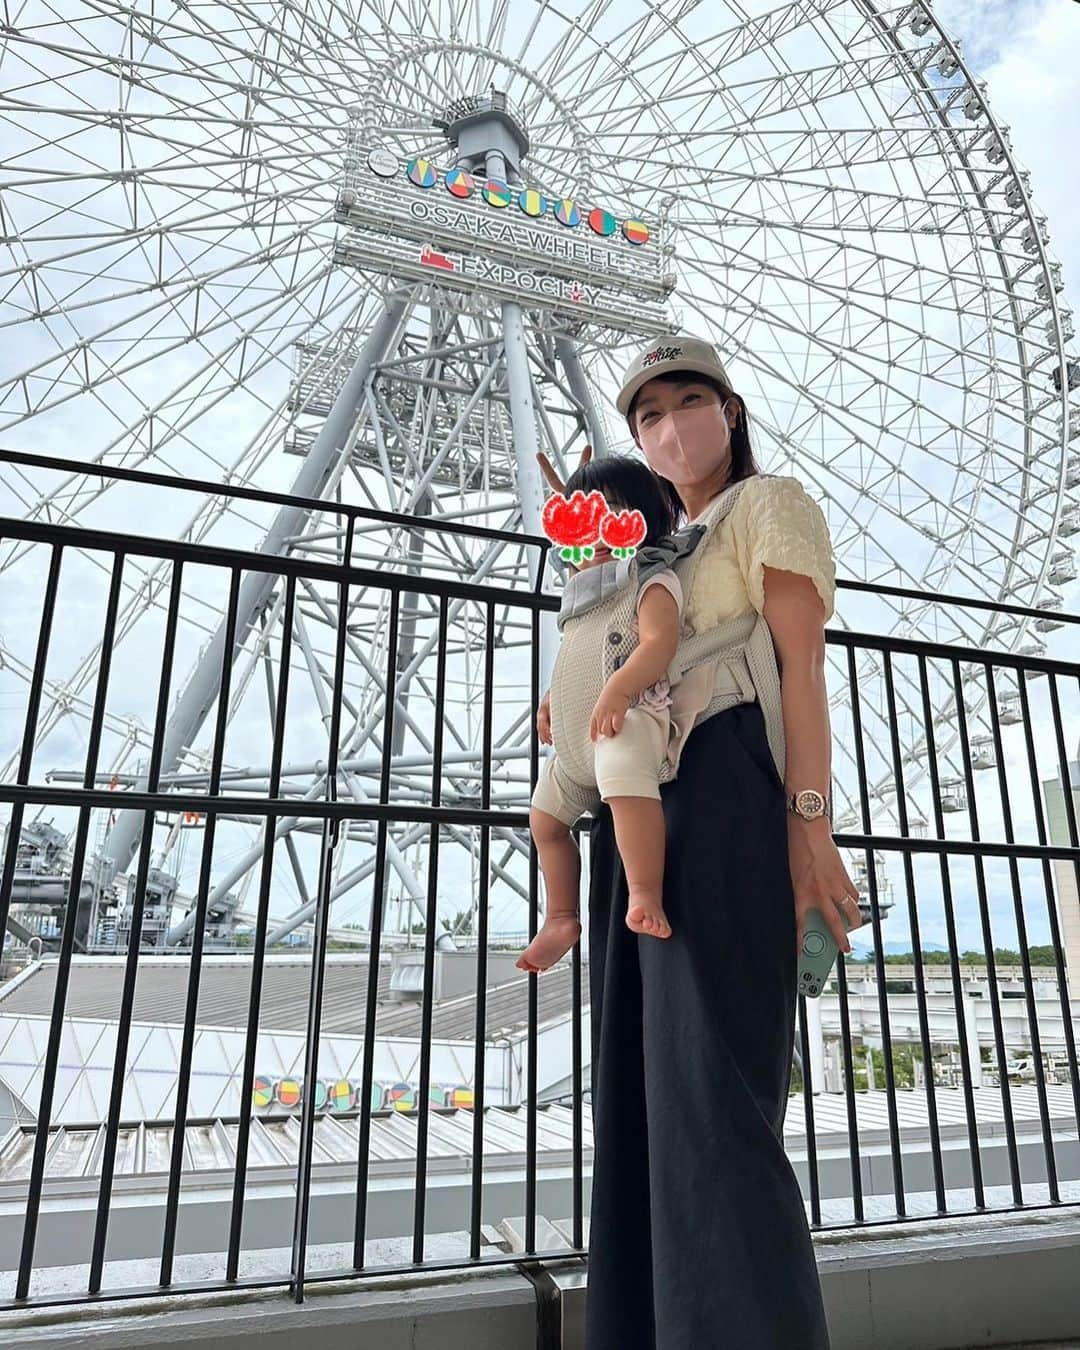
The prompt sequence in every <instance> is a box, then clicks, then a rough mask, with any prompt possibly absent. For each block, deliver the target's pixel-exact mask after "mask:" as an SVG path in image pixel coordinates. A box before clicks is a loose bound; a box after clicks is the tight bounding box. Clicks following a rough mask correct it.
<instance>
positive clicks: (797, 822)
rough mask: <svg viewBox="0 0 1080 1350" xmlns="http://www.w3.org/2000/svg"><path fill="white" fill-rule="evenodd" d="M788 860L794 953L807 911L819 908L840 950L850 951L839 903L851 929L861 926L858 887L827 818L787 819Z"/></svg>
mask: <svg viewBox="0 0 1080 1350" xmlns="http://www.w3.org/2000/svg"><path fill="white" fill-rule="evenodd" d="M788 863H789V865H790V868H791V885H792V890H793V891H794V893H795V924H796V932H795V952H796V955H798V953H799V952H801V951H802V941H803V931H804V927H805V923H806V911H807V910H808V909H818V910H820V911H821V914H822V917H823V918H824V920H825V922H826V923H827V924H828V925H829V931H830V932H831V933H832V935H833V937H834V939H835V940H836V945H837V947H838V948H839V949H840V951H842V952H850V951H851V943H850V942H849V941H848V939H847V934H846V933H845V931H844V920H843V919H842V918H841V906H842V909H843V913H844V915H846V916H847V919H848V922H849V924H850V925H851V927H852V928H859V927H861V926H862V914H861V913H860V912H859V891H858V887H857V886H856V885H855V883H854V882H853V881H852V879H851V877H850V876H849V875H848V871H847V868H846V867H845V866H844V860H843V859H842V858H841V857H840V850H839V849H838V848H837V847H836V844H835V843H834V842H833V837H832V834H831V832H830V828H829V821H828V819H827V818H826V817H822V818H821V819H819V820H802V819H800V818H799V817H798V816H792V817H791V819H790V820H789V821H788Z"/></svg>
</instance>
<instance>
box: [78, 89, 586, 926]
mask: <svg viewBox="0 0 1080 1350" xmlns="http://www.w3.org/2000/svg"><path fill="white" fill-rule="evenodd" d="M458 108H459V114H460V115H459V116H458V117H457V118H456V119H454V120H452V121H448V122H447V123H446V126H445V130H446V136H447V140H448V141H449V142H450V143H451V144H452V145H454V146H455V147H456V149H457V167H458V168H460V169H462V170H464V171H466V172H468V173H473V172H476V171H477V170H479V169H482V171H483V174H484V175H485V176H486V179H487V180H488V181H489V182H491V181H497V182H502V183H506V184H507V185H511V186H517V185H520V184H521V183H522V182H523V178H522V174H521V160H522V158H523V157H524V156H525V154H527V152H528V144H529V143H528V137H527V135H526V133H525V130H524V128H523V127H522V126H521V125H520V123H519V122H518V121H517V120H516V118H515V117H514V116H513V114H512V113H511V112H510V111H509V110H508V108H507V106H506V101H505V99H504V98H503V97H502V96H500V95H499V94H497V93H495V92H494V91H492V93H491V95H490V97H487V98H484V97H479V98H476V99H473V100H468V101H459V105H458ZM405 314H406V301H405V299H404V298H403V297H402V296H401V295H400V293H399V294H397V295H394V296H391V297H390V298H389V299H388V300H387V302H386V304H385V308H384V310H383V313H382V315H381V317H379V318H378V320H377V321H376V323H375V325H374V326H373V328H372V329H371V331H370V335H369V336H368V338H367V341H366V342H365V344H364V346H363V348H362V350H361V351H360V354H359V356H358V357H357V359H356V361H355V364H354V365H353V367H352V369H351V371H350V372H349V374H348V376H347V377H346V378H345V380H344V382H343V384H342V386H341V388H340V391H339V392H338V394H337V396H336V398H335V399H334V402H333V406H332V408H331V410H330V412H329V414H328V416H327V418H326V420H325V422H324V424H323V426H322V428H321V430H320V431H319V433H318V435H317V436H316V438H315V441H314V443H313V444H312V446H311V447H310V449H309V451H308V454H307V457H306V459H305V462H304V465H303V467H302V469H301V471H300V473H299V474H298V475H297V477H296V479H295V481H294V483H293V485H292V490H291V495H293V496H296V497H306V498H309V499H310V498H317V497H319V496H320V495H322V494H323V492H324V490H325V488H326V485H327V482H328V481H329V480H330V478H331V475H332V473H333V470H334V468H335V466H336V465H337V463H338V461H339V460H340V458H341V457H342V455H344V454H346V453H347V452H348V446H349V444H350V440H351V438H352V436H353V434H354V431H355V427H356V423H357V421H358V419H359V418H361V417H362V416H363V415H364V410H365V403H366V402H367V401H368V400H369V398H370V391H371V386H372V384H373V381H374V379H375V378H376V376H377V374H378V372H379V367H380V362H382V361H383V360H384V359H385V358H386V357H387V356H388V354H389V353H390V352H391V350H392V348H393V346H394V343H395V338H400V336H401V326H402V320H403V318H404V317H405ZM500 316H501V322H502V340H501V342H500V343H496V344H494V345H493V348H492V353H491V358H492V361H493V362H497V361H498V359H499V357H500V356H501V358H502V360H503V363H504V369H505V381H506V390H507V400H508V404H509V413H510V424H511V428H512V437H513V456H514V464H515V467H516V484H517V492H518V497H519V506H520V523H521V527H522V529H523V530H524V531H525V532H526V533H529V534H533V535H540V534H541V533H542V526H541V513H542V509H543V504H544V491H543V486H542V481H541V474H540V470H539V465H538V463H537V458H536V456H537V452H538V451H539V449H540V443H539V439H538V436H537V424H538V411H539V410H538V407H537V401H536V398H535V396H534V385H533V379H532V375H531V372H530V352H529V339H528V336H527V331H526V323H525V317H524V313H523V309H522V305H521V304H520V303H518V302H517V301H514V300H508V299H504V300H503V301H502V302H501V304H500ZM554 349H555V352H556V353H557V356H558V360H559V363H560V364H561V366H562V368H563V372H564V374H565V377H566V381H567V384H568V386H569V388H570V390H571V391H572V394H573V397H574V399H575V400H576V401H577V402H578V404H579V405H580V410H581V414H582V419H583V422H584V425H585V427H586V428H587V430H588V433H589V435H590V437H591V440H592V443H593V446H594V450H595V452H596V453H597V454H598V455H602V454H606V453H609V448H608V443H607V436H606V431H605V428H604V424H603V421H602V419H601V417H600V416H599V414H598V412H597V409H596V407H595V405H594V403H593V398H592V394H591V391H590V389H589V384H588V380H587V378H586V375H585V372H584V369H583V367H582V364H581V360H580V356H579V354H578V351H577V349H576V346H575V344H574V341H573V340H572V338H571V337H570V336H569V335H567V334H566V333H559V334H557V335H556V336H555V339H554ZM482 392H483V391H482V389H481V388H478V389H477V391H476V394H477V396H479V395H480V394H481V393H482ZM423 506H424V502H423V500H422V501H421V502H420V503H418V507H419V508H420V509H419V510H418V514H423V513H424V512H423ZM310 515H311V509H310V508H308V507H303V506H288V507H284V508H282V510H281V511H280V512H279V513H278V515H277V517H276V519H275V521H274V523H273V525H272V526H271V528H270V530H269V531H268V533H267V535H266V537H265V539H264V540H263V542H262V544H261V545H260V548H259V552H261V553H263V554H268V555H271V556H275V555H284V554H285V553H287V552H288V551H289V549H290V546H291V543H292V542H293V541H295V539H296V538H297V537H298V535H300V533H301V532H302V530H303V529H304V527H305V524H306V523H307V521H308V519H309V517H310ZM423 544H424V536H423V531H422V530H421V531H417V532H415V534H414V535H413V536H412V539H411V545H410V559H411V558H412V557H414V556H415V557H416V558H417V561H419V559H420V556H421V555H422V552H423ZM541 565H542V559H541V557H540V556H539V554H537V553H535V551H534V553H533V555H532V556H531V557H530V560H529V578H528V580H529V584H530V586H531V587H533V588H538V586H539V583H540V577H539V576H538V574H537V573H538V569H539V568H540V567H541ZM274 583H275V578H274V576H273V574H272V573H252V574H249V576H248V577H247V578H246V579H245V581H244V583H243V585H242V587H241V591H240V601H239V605H238V616H237V623H236V631H235V635H234V638H233V642H232V650H231V651H230V652H229V654H228V660H229V661H230V662H232V661H235V659H236V657H237V656H238V654H239V653H240V652H241V651H242V650H243V648H244V644H245V641H246V639H247V638H248V636H249V634H250V633H251V632H252V630H253V629H254V628H255V625H256V624H257V623H258V622H259V620H260V618H261V617H263V616H264V615H265V614H266V612H267V609H268V606H269V605H270V603H271V600H272V598H273V592H274ZM416 604H417V597H416V596H415V594H413V593H410V594H409V595H407V596H406V598H405V601H404V603H403V616H402V625H401V629H402V631H401V647H400V650H399V653H398V657H397V671H398V673H400V672H401V671H403V670H406V669H407V668H408V667H409V665H410V663H411V660H412V657H413V655H414V649H415V628H414V622H413V621H414V620H415V613H414V611H415V608H416ZM226 629H227V617H223V619H222V621H221V623H220V624H219V626H218V628H217V631H216V632H215V634H214V636H213V638H212V640H211V641H210V642H209V643H208V644H207V646H206V647H205V649H204V651H203V652H202V654H201V656H200V658H199V661H198V663H197V665H196V667H195V669H194V671H193V672H192V674H191V676H190V678H189V680H188V682H187V685H186V686H185V688H184V690H183V693H182V695H181V697H180V699H179V701H178V703H177V706H176V708H175V709H174V710H173V713H172V715H171V717H170V719H169V722H168V724H167V728H166V733H165V741H164V749H163V754H162V767H161V773H162V774H167V773H170V772H173V771H174V770H176V769H177V768H178V767H179V766H180V765H181V763H182V762H183V756H184V753H185V750H186V749H187V748H188V747H189V746H190V745H191V744H192V743H193V742H194V741H195V739H196V737H197V736H198V734H199V732H200V730H201V729H202V726H203V724H204V722H205V721H206V718H207V716H208V714H209V712H210V709H211V707H212V706H213V703H214V700H215V698H216V697H217V695H218V693H219V691H220V688H221V674H222V669H223V660H224V659H225V645H226V641H227V632H226ZM540 631H541V642H540V681H541V688H546V687H547V686H548V684H549V682H550V675H551V669H552V666H553V665H554V659H555V652H556V647H557V641H558V639H557V626H556V616H555V614H554V613H552V612H550V611H547V612H545V613H543V614H542V615H541V616H540ZM388 696H391V691H388ZM394 696H395V697H396V698H397V700H398V706H399V707H400V708H401V709H402V711H404V710H405V708H406V707H407V700H408V683H407V681H406V682H405V683H404V684H403V686H402V689H401V692H400V693H399V694H397V695H394ZM405 722H406V718H405V717H399V718H397V719H396V720H395V729H394V747H393V748H394V750H395V752H397V753H400V751H401V748H402V738H403V735H404V731H405ZM143 822H144V815H143V812H141V811H137V810H126V811H120V812H118V813H117V817H116V820H115V823H114V824H113V825H112V827H111V828H110V830H109V832H108V834H107V836H106V839H105V841H104V845H103V848H102V857H101V861H100V864H99V868H98V873H97V875H98V884H99V885H100V886H101V887H105V886H107V885H109V884H110V883H111V882H112V881H113V880H114V879H115V878H116V876H117V875H119V874H120V873H122V872H124V871H125V870H126V869H127V867H128V866H129V865H130V864H131V862H132V860H133V859H134V857H135V854H136V852H137V850H138V846H139V841H140V837H141V834H142V830H143ZM289 823H290V822H289V821H287V820H286V821H282V822H280V824H279V831H280V832H281V833H287V831H288V827H289ZM253 852H254V850H253ZM398 866H399V867H400V866H401V859H400V858H399V859H398ZM233 871H234V872H235V869H233ZM232 875H233V874H232V873H230V878H227V879H226V880H225V881H223V882H219V883H218V885H217V886H216V887H215V890H214V896H216V895H217V893H218V892H224V891H227V889H228V885H229V884H230V879H231V877H232ZM416 894H417V897H419V895H420V894H421V891H420V888H419V886H417V888H416ZM212 898H213V897H212ZM313 909H314V903H313V902H309V903H308V904H306V905H304V906H302V907H301V908H300V909H299V910H297V911H296V913H295V914H294V915H292V916H290V920H289V921H288V922H287V923H286V924H285V925H281V926H279V928H278V929H277V930H276V931H275V934H274V936H275V938H277V939H278V940H280V938H281V937H283V936H285V934H286V933H287V932H289V931H292V929H293V928H295V927H297V926H298V925H299V924H301V923H303V922H306V921H307V920H308V919H309V918H310V917H311V913H312V911H313ZM193 922H194V912H192V913H190V914H189V915H187V916H186V917H185V918H184V919H182V920H181V921H180V922H179V923H178V924H176V925H174V926H173V927H172V928H171V929H170V931H169V933H168V937H167V940H168V942H169V943H170V944H175V943H177V942H179V941H181V940H182V939H183V938H184V937H186V936H187V934H188V933H189V932H190V930H191V927H192V924H193Z"/></svg>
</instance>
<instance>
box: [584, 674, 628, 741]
mask: <svg viewBox="0 0 1080 1350" xmlns="http://www.w3.org/2000/svg"><path fill="white" fill-rule="evenodd" d="M610 684H611V682H610V680H609V681H608V683H607V684H605V685H604V687H603V689H602V690H601V691H600V697H599V698H598V699H597V700H596V707H595V708H593V711H592V718H591V719H590V721H589V740H590V741H592V742H593V744H594V745H595V743H596V739H597V737H598V736H615V735H617V734H618V732H619V730H620V728H621V727H622V724H623V718H624V717H625V716H626V710H627V708H629V706H630V695H629V694H621V693H619V691H618V690H617V689H612V688H611V687H610Z"/></svg>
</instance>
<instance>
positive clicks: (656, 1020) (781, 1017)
mask: <svg viewBox="0 0 1080 1350" xmlns="http://www.w3.org/2000/svg"><path fill="white" fill-rule="evenodd" d="M616 406H617V407H618V410H619V412H620V413H621V414H622V415H623V416H625V417H626V419H627V422H628V425H629V429H630V433H631V435H632V436H633V438H634V441H635V442H636V443H637V445H638V446H639V448H640V449H641V450H642V452H643V454H644V455H645V458H646V460H647V461H648V462H649V465H650V467H651V468H652V469H653V470H654V472H657V473H658V474H659V475H660V476H661V480H662V482H664V483H665V485H666V490H667V491H669V492H670V493H671V494H672V498H673V503H674V504H675V505H676V506H677V508H678V511H679V514H680V516H681V517H683V518H684V522H683V523H686V522H689V521H693V520H694V519H695V518H697V517H698V516H700V515H701V514H702V512H703V511H705V510H706V509H707V507H708V505H709V503H710V501H712V500H713V499H714V498H715V497H716V495H717V494H718V493H719V492H720V491H721V489H722V488H724V487H725V486H727V485H728V484H729V483H733V482H736V481H739V480H740V479H742V478H757V479H758V481H756V482H752V483H747V485H746V486H745V487H744V488H743V489H742V490H741V495H740V498H739V500H738V501H737V502H736V504H735V506H734V507H733V508H732V509H731V512H730V513H729V515H728V516H727V517H726V519H725V520H723V521H722V522H721V523H720V525H719V526H718V527H717V529H716V530H715V532H714V533H713V535H712V536H711V537H710V539H709V540H708V541H707V544H706V545H705V547H707V549H708V552H707V553H706V555H705V557H704V558H703V559H702V562H701V563H700V564H699V566H698V568H697V572H696V576H695V581H694V584H693V586H692V587H691V594H690V595H688V596H687V597H686V615H687V617H688V618H689V619H690V620H691V621H692V622H693V623H694V626H695V627H696V628H698V629H700V628H701V627H704V626H709V625H712V624H714V623H716V622H719V621H720V620H721V619H723V618H726V617H728V616H730V615H731V614H735V613H739V612H748V611H749V609H750V607H753V608H754V609H757V610H758V612H759V613H761V614H763V616H764V618H765V620H766V622H767V623H768V625H769V630H770V632H771V634H772V638H773V644H774V647H775V650H776V656H777V665H778V667H779V669H780V674H781V688H782V704H783V725H784V733H785V751H786V766H785V767H786V772H785V775H784V781H783V782H782V781H781V779H780V775H779V773H778V771H777V768H776V766H775V764H774V761H773V758H772V754H771V751H770V748H769V743H768V741H767V738H766V729H765V723H764V718H763V714H762V711H761V707H760V705H759V704H758V703H757V702H754V703H742V704H739V705H737V706H736V707H733V708H728V709H726V710H725V711H722V712H719V713H716V714H714V715H713V716H711V717H709V718H707V719H706V720H705V721H703V722H701V723H699V724H698V725H697V726H696V727H695V728H694V730H693V731H692V732H691V733H690V736H689V739H688V741H687V744H686V747H685V749H684V751H683V755H682V760H681V764H680V769H679V775H678V777H677V778H676V779H675V781H673V782H671V783H666V784H664V785H663V787H662V788H661V797H662V802H663V808H664V819H665V825H666V831H667V843H666V851H665V867H664V889H663V901H664V909H665V911H666V913H667V915H668V918H669V921H670V924H671V930H672V931H671V934H670V936H668V937H667V938H665V940H663V941H658V940H657V939H656V938H655V937H652V936H650V935H647V934H643V933H636V932H634V931H632V930H631V929H630V928H629V927H628V926H627V924H626V922H625V916H626V909H627V890H626V879H625V876H624V874H623V870H622V866H621V863H620V861H619V853H618V849H617V848H616V843H615V835H614V830H613V825H612V816H611V810H610V808H609V807H608V806H607V805H606V804H604V805H601V806H600V807H599V808H598V810H597V812H596V814H595V820H594V823H593V825H592V829H591V835H590V862H591V867H590V885H589V943H590V966H589V981H590V1001H591V1011H592V1111H593V1136H594V1158H593V1180H592V1205H591V1216H590V1236H589V1265H588V1270H589V1280H588V1294H587V1297H586V1335H585V1344H586V1350H690V1347H694V1350H698V1347H712V1346H718V1347H719V1346H723V1347H724V1350H829V1333H828V1328H827V1326H826V1321H825V1313H824V1309H823V1306H822V1298H821V1288H820V1284H819V1281H818V1274H817V1267H816V1263H815V1259H814V1252H813V1247H812V1244H811V1239H810V1232H809V1227H808V1225H807V1221H806V1213H805V1210H804V1208H803V1201H802V1196H801V1193H800V1190H799V1185H798V1180H797V1178H796V1176H795V1173H794V1171H793V1169H792V1167H791V1164H790V1162H789V1161H788V1158H787V1155H786V1153H785V1151H784V1147H783V1120H784V1114H785V1108H786V1105H787V1095H788V1087H789V1079H790V1072H791V1058H792V1049H793V1041H794V1030H795V1006H796V987H795V986H796V964H797V953H798V945H799V943H800V942H801V939H802V932H803V924H804V921H805V915H806V911H807V910H808V909H809V908H810V907H811V906H813V907H815V908H818V909H820V910H821V912H822V914H823V916H824V919H825V921H826V922H827V923H828V925H829V927H830V929H831V930H832V932H833V934H834V936H835V938H836V941H837V944H838V946H839V947H840V949H841V950H843V951H850V950H851V948H850V944H849V943H848V940H847V935H846V932H845V929H844V924H843V922H842V920H841V909H843V911H844V913H845V915H846V917H847V919H848V921H849V924H850V926H851V927H856V926H858V924H859V923H860V922H861V920H860V916H859V911H858V905H857V900H858V891H857V889H856V887H855V885H854V883H853V882H852V880H851V878H850V876H849V875H848V873H847V871H846V869H845V867H844V864H843V861H842V859H841V857H840V854H839V852H838V851H837V848H836V845H835V844H834V842H833V838H832V834H831V831H830V821H829V818H828V816H827V815H823V816H819V817H818V818H816V819H805V818H803V817H802V816H800V815H798V814H796V813H795V811H794V810H793V809H791V803H790V795H791V794H794V793H797V792H800V791H801V790H803V789H807V788H814V789H816V790H817V791H818V792H820V793H821V794H823V795H824V796H827V790H828V787H829V783H830V745H829V739H830V733H829V721H828V704H827V699H826V690H825V682H824V664H825V662H824V657H825V652H824V645H825V644H824V636H823V629H824V625H825V622H826V620H827V619H828V617H829V615H830V614H831V612H832V598H833V584H834V583H833V568H832V558H831V550H830V548H829V543H828V534H827V527H826V526H825V523H824V517H823V516H822V513H821V510H820V508H819V507H818V506H817V504H816V503H814V502H813V501H812V499H810V498H809V497H808V496H807V495H806V493H805V491H804V490H803V489H802V487H801V485H800V484H798V483H797V482H796V480H794V479H792V478H787V477H766V476H759V475H760V470H759V469H758V467H757V465H756V464H755V463H754V459H753V454H752V451H751V448H750V440H749V435H748V430H747V415H746V408H745V406H744V404H743V400H742V399H741V398H740V397H739V395H738V394H736V393H735V392H734V390H733V389H732V387H731V384H730V381H729V380H728V377H727V374H726V372H725V370H724V367H723V365H722V364H721V362H720V360H719V357H718V356H717V354H716V352H715V350H714V349H713V347H712V346H711V345H710V344H708V343H705V342H701V341H698V340H696V339H694V338H690V337H682V336H680V337H676V338H668V339H663V340H661V341H659V342H655V343H652V344H650V346H649V347H648V348H646V349H644V350H643V351H642V352H641V353H640V354H639V355H638V357H637V358H636V360H635V361H634V362H632V363H631V365H630V367H629V368H628V370H627V372H626V376H625V378H624V381H623V385H622V388H621V390H620V392H619V395H618V398H617V399H616ZM590 454H591V451H590V450H589V447H586V449H585V453H584V455H583V456H582V463H584V462H585V461H586V459H587V458H588V457H589V455H590ZM539 458H540V464H541V468H542V470H543V472H544V474H545V476H546V478H547V480H548V482H549V483H550V484H551V486H552V487H553V488H554V489H555V490H556V491H561V490H562V489H561V483H560V480H559V478H558V476H557V475H556V474H555V472H554V470H553V469H552V467H551V465H550V464H549V463H548V461H547V459H546V457H545V456H543V455H540V456H539ZM698 578H702V580H700V581H699V580H698ZM546 719H547V710H546V706H545V705H543V704H542V706H541V708H540V710H539V712H538V715H537V726H538V731H539V734H540V736H541V738H542V739H547V736H546V735H545V732H546V731H547V720H546ZM829 805H831V803H830V804H829Z"/></svg>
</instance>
